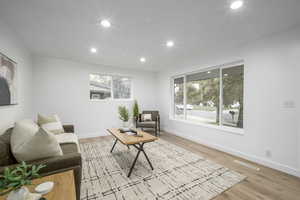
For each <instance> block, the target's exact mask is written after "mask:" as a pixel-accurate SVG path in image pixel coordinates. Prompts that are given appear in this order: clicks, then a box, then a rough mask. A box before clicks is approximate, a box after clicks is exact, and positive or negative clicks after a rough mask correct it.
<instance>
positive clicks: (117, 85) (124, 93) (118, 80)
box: [113, 76, 131, 99]
mask: <svg viewBox="0 0 300 200" xmlns="http://www.w3.org/2000/svg"><path fill="white" fill-rule="evenodd" d="M113 93H114V99H130V97H131V80H130V79H129V78H127V77H121V76H116V77H113Z"/></svg>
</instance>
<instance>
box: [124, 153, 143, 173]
mask: <svg viewBox="0 0 300 200" xmlns="http://www.w3.org/2000/svg"><path fill="white" fill-rule="evenodd" d="M140 153H141V150H139V151H138V153H137V154H136V157H135V159H134V161H133V163H132V165H131V168H130V171H129V173H128V175H127V177H129V176H130V175H131V172H132V170H133V168H134V166H135V163H136V161H137V159H138V157H139V155H140Z"/></svg>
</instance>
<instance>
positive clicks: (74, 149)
mask: <svg viewBox="0 0 300 200" xmlns="http://www.w3.org/2000/svg"><path fill="white" fill-rule="evenodd" d="M60 147H61V150H62V152H63V154H64V155H66V154H69V153H78V152H79V149H78V146H77V144H74V143H67V144H60Z"/></svg>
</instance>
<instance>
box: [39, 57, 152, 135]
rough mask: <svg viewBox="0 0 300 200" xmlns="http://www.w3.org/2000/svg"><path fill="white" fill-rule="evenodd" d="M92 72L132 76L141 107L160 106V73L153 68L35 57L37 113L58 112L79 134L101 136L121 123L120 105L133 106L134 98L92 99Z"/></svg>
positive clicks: (134, 92)
mask: <svg viewBox="0 0 300 200" xmlns="http://www.w3.org/2000/svg"><path fill="white" fill-rule="evenodd" d="M90 73H104V74H117V75H128V76H130V77H132V79H133V83H132V86H133V97H134V98H135V99H137V100H138V103H139V105H140V107H141V109H156V108H157V106H156V105H157V103H156V95H155V91H156V76H155V73H153V72H148V71H138V70H129V69H120V68H116V67H110V66H99V65H89V64H83V63H78V62H73V61H67V60H62V59H51V58H46V57H35V58H34V83H35V84H34V110H35V113H41V114H54V113H57V114H58V115H59V116H60V117H61V120H62V121H63V122H64V123H70V124H74V125H75V128H76V133H77V134H78V135H79V137H94V136H100V135H104V134H107V132H106V131H105V129H107V128H111V127H119V126H120V123H121V122H120V120H119V119H118V111H117V108H118V105H128V106H129V105H131V104H132V101H97V102H93V101H90V100H89V74H90ZM130 111H131V107H130Z"/></svg>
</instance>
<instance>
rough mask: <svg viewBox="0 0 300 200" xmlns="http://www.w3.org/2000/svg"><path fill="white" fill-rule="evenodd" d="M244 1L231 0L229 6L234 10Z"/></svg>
mask: <svg viewBox="0 0 300 200" xmlns="http://www.w3.org/2000/svg"><path fill="white" fill-rule="evenodd" d="M243 4H244V2H243V1H241V0H238V1H233V2H232V3H231V5H230V8H231V9H232V10H236V9H239V8H241V7H242V6H243Z"/></svg>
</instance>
